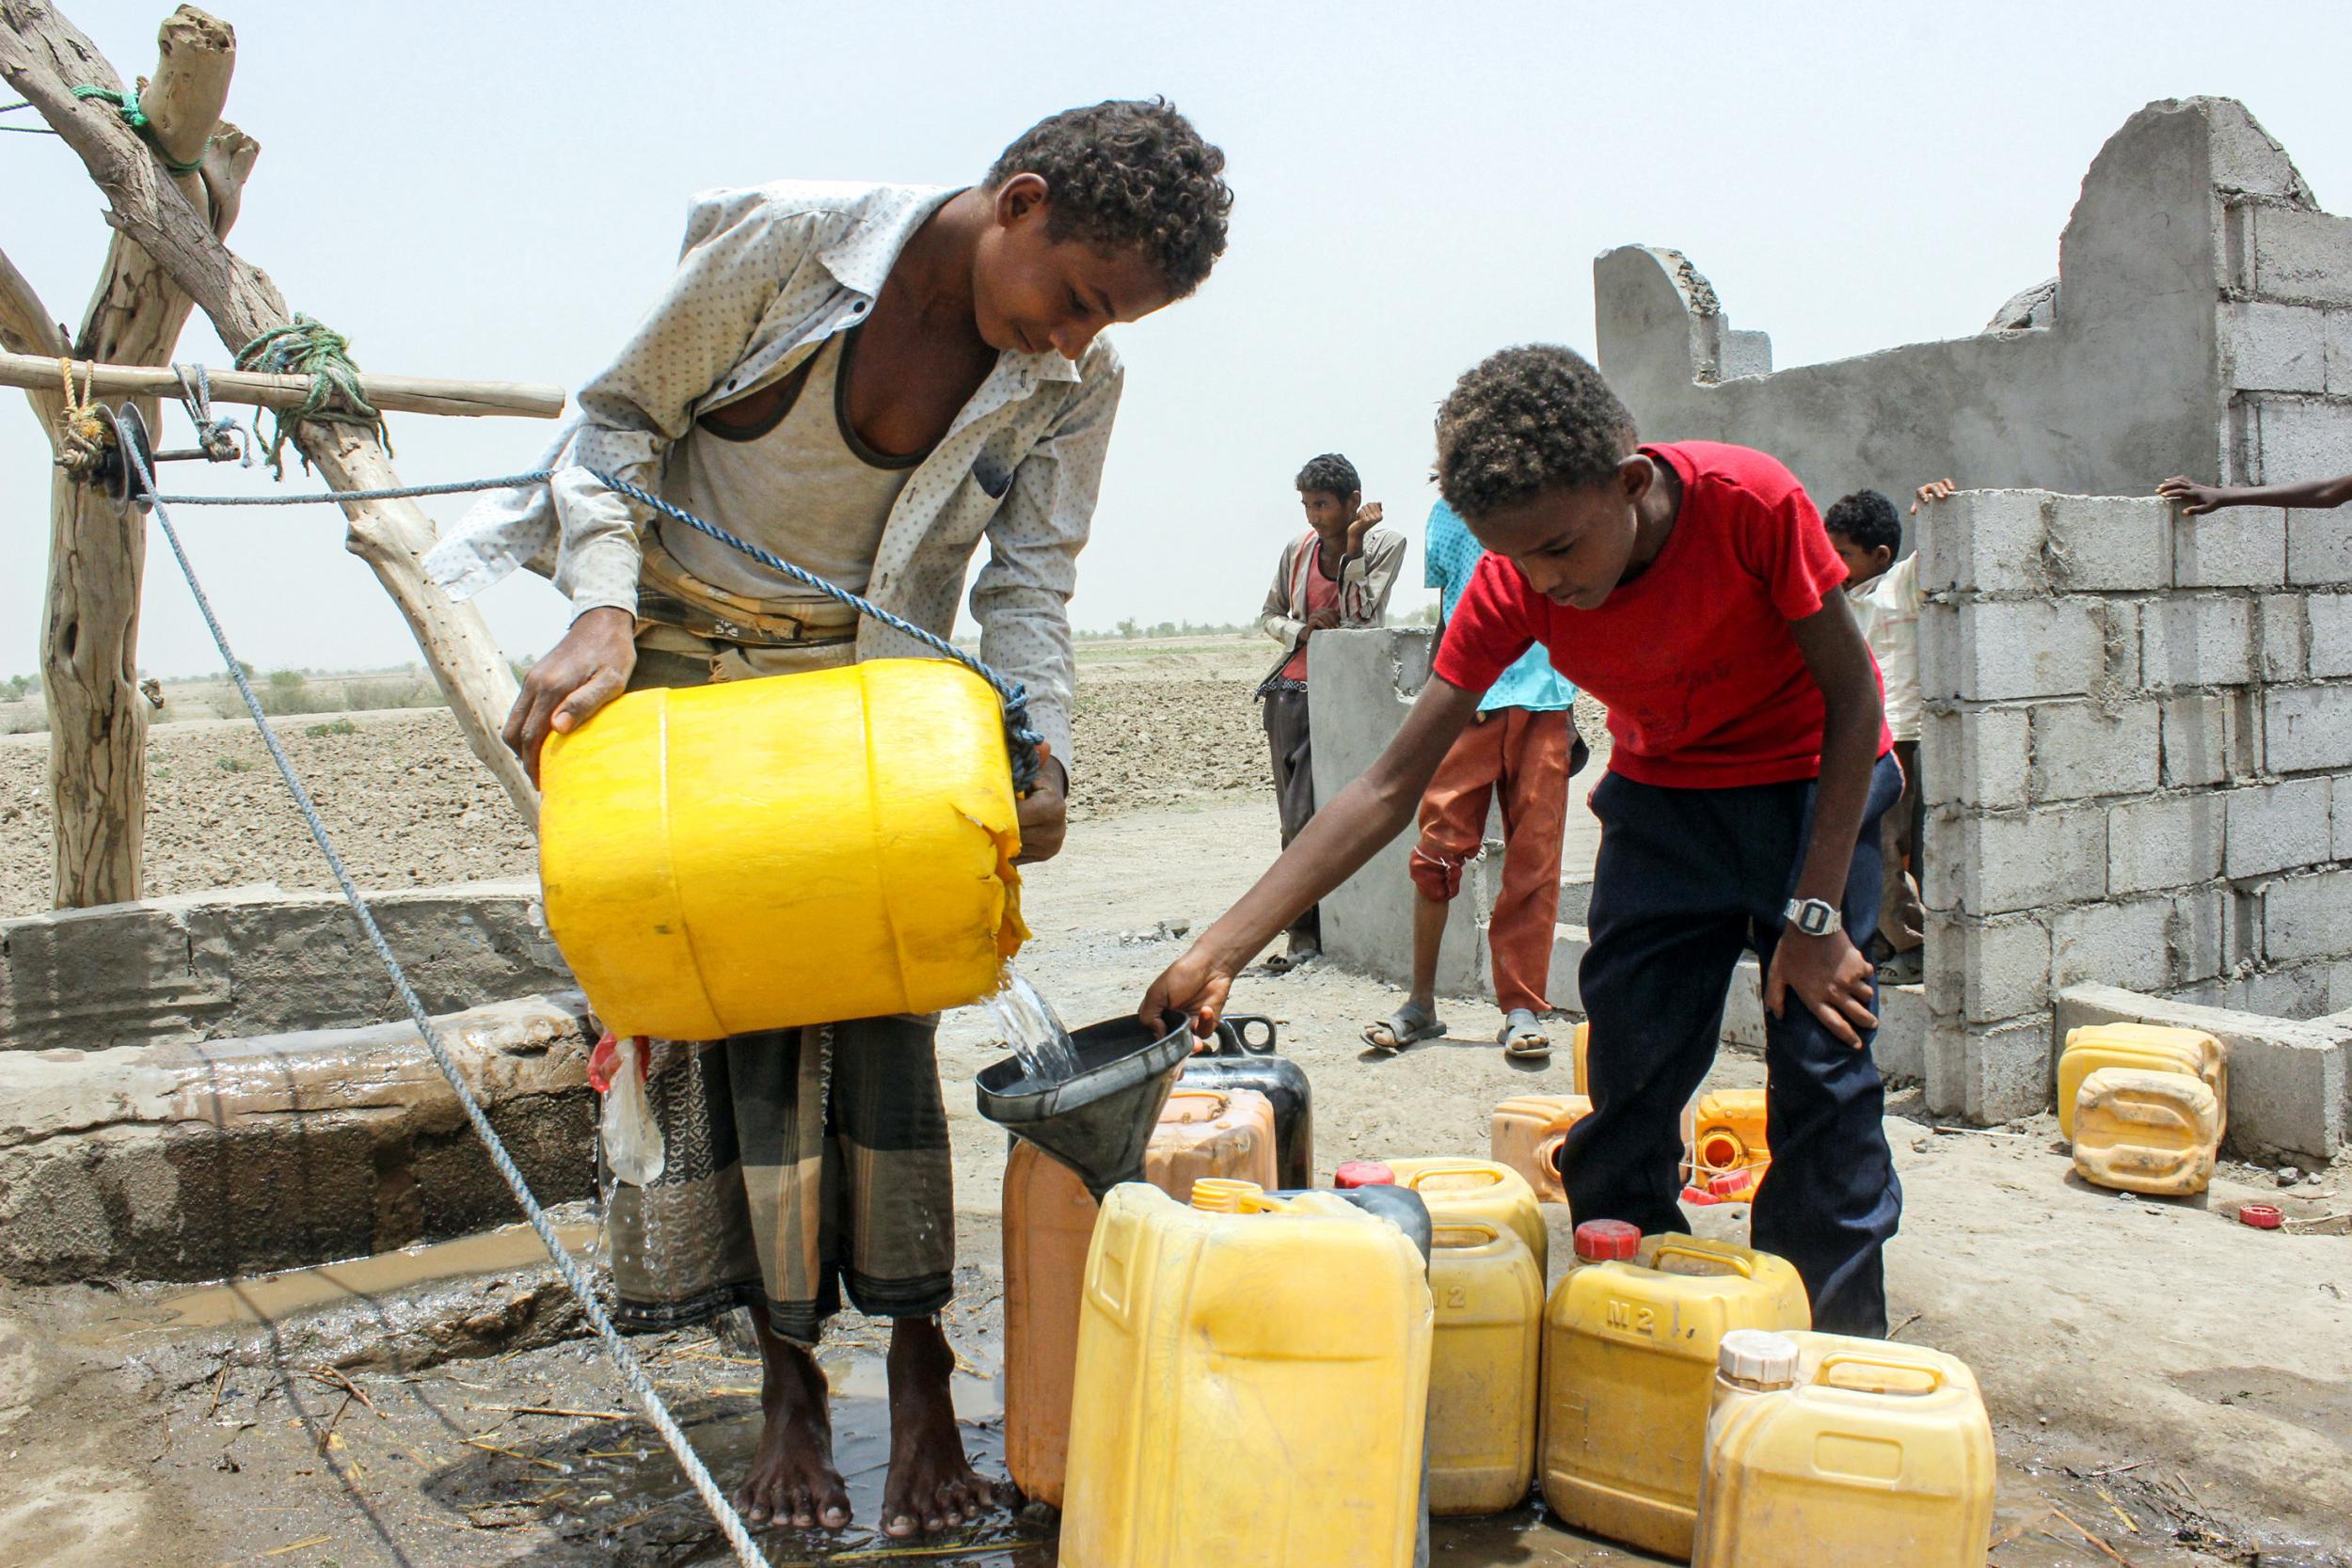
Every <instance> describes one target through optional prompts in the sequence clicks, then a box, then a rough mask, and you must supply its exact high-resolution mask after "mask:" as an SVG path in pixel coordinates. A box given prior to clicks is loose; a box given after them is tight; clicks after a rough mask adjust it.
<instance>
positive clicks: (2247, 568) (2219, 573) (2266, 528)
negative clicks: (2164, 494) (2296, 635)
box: [2159, 503, 2287, 588]
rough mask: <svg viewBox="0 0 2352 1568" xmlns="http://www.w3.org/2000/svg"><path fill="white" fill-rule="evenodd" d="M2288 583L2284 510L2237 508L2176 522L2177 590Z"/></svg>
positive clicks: (2174, 576)
mask: <svg viewBox="0 0 2352 1568" xmlns="http://www.w3.org/2000/svg"><path fill="white" fill-rule="evenodd" d="M2159 504H2161V503H2159ZM2286 579H2287V515H2286V513H2285V511H2284V510H2283V509H2282V508H2280V507H2275V506H2233V507H2228V508H2225V509H2224V510H2222V511H2219V512H2208V513H2206V514H2205V515H2203V516H2201V517H2181V516H2175V517H2174V518H2173V519H2172V585H2173V586H2174V587H2176V588H2274V587H2276V586H2278V585H2279V584H2280V583H2282V582H2284V581H2286Z"/></svg>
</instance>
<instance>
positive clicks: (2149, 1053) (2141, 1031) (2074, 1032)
mask: <svg viewBox="0 0 2352 1568" xmlns="http://www.w3.org/2000/svg"><path fill="white" fill-rule="evenodd" d="M2105 1067H2120V1068H2132V1069H2137V1070H2138V1071H2142V1072H2185V1073H2187V1074H2189V1075H2190V1076H2192V1077H2195V1078H2201V1079H2203V1080H2204V1081H2205V1085H2206V1086H2207V1087H2208V1088H2210V1089H2212V1090H2213V1097H2214V1099H2215V1101H2217V1102H2218V1104H2219V1105H2220V1107H2221V1114H2222V1122H2223V1125H2224V1127H2225V1128H2226V1126H2227V1124H2228V1120H2229V1110H2230V1061H2229V1053H2228V1051H2227V1050H2226V1049H2225V1048H2224V1047H2223V1045H2222V1043H2221V1042H2220V1041H2219V1040H2217V1039H2216V1038H2215V1037H2213V1036H2211V1035H2208V1034H2206V1033H2205V1032H2204V1031H2203V1030H2201V1029H2169V1028H2165V1027H2163V1026H2161V1025H2158V1024H2153V1023H2088V1024H2085V1025H2083V1026H2082V1027H2081V1028H2079V1029H2069V1030H2068V1031H2067V1032H2066V1049H2065V1050H2063V1051H2061V1052H2059V1053H2058V1131H2059V1132H2062V1133H2064V1134H2065V1135H2066V1136H2068V1137H2070V1138H2071V1137H2073V1136H2074V1105H2075V1101H2076V1098H2077V1096H2079V1095H2080V1093H2081V1092H2082V1086H2083V1080H2084V1079H2085V1078H2088V1077H2090V1075H2091V1074H2092V1073H2094V1072H2096V1071H2098V1070H2099V1069H2101V1068H2105Z"/></svg>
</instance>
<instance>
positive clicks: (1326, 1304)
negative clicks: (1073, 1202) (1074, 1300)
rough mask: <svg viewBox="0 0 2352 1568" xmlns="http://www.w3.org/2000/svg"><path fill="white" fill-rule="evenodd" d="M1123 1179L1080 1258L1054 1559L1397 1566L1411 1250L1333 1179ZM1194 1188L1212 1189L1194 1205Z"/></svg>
mask: <svg viewBox="0 0 2352 1568" xmlns="http://www.w3.org/2000/svg"><path fill="white" fill-rule="evenodd" d="M1249 1185H1250V1184H1248V1183H1238V1184H1237V1183H1232V1182H1229V1181H1223V1180H1217V1179H1214V1178H1212V1179H1208V1180H1200V1181H1198V1182H1196V1183H1195V1184H1194V1187H1193V1201H1194V1204H1195V1205H1196V1207H1192V1208H1187V1207H1185V1206H1184V1205H1182V1204H1179V1203H1177V1202H1176V1201H1174V1200H1173V1199H1172V1198H1170V1197H1168V1195H1167V1194H1165V1193H1163V1192H1161V1191H1160V1190H1159V1189H1157V1188H1156V1187H1150V1186H1146V1185H1144V1184H1142V1183H1141V1182H1131V1183H1129V1184H1127V1185H1125V1186H1121V1187H1115V1188H1113V1189H1112V1190H1111V1194H1110V1196H1109V1197H1108V1198H1106V1199H1104V1203H1103V1215H1102V1218H1101V1220H1100V1221H1099V1222H1097V1224H1096V1225H1095V1227H1094V1244H1093V1246H1092V1247H1091V1248H1090V1249H1089V1252H1088V1254H1087V1272H1086V1299H1085V1305H1084V1307H1083V1308H1082V1316H1081V1320H1080V1324H1079V1329H1078V1386H1077V1402H1076V1404H1075V1407H1074V1408H1073V1411H1072V1414H1071V1425H1070V1455H1071V1463H1070V1480H1069V1491H1068V1499H1067V1502H1066V1503H1065V1505H1064V1508H1063V1511H1062V1524H1061V1564H1062V1568H1200V1564H1203V1563H1237V1564H1238V1563H1248V1564H1251V1565H1253V1568H1260V1565H1263V1568H1406V1565H1407V1564H1409V1563H1411V1561H1412V1560H1413V1549H1414V1544H1415V1540H1416V1537H1417V1535H1418V1534H1419V1530H1420V1524H1421V1496H1422V1492H1421V1485H1422V1436H1423V1425H1422V1423H1423V1420H1424V1418H1425V1415H1426V1411H1427V1406H1428V1399H1429V1358H1430V1337H1431V1328H1430V1320H1431V1310H1430V1301H1429V1285H1428V1277H1427V1272H1426V1268H1425V1265H1424V1264H1423V1261H1422V1255H1421V1250H1420V1248H1418V1247H1417V1246H1415V1245H1414V1244H1413V1243H1412V1242H1410V1241H1409V1240H1407V1239H1406V1237H1405V1235H1404V1234H1403V1233H1402V1232H1401V1231H1399V1230H1398V1229H1397V1228H1396V1227H1394V1226H1392V1225H1390V1224H1389V1223H1388V1222H1386V1221H1385V1220H1380V1219H1375V1217H1373V1216H1372V1215H1370V1214H1367V1213H1365V1212H1363V1211H1362V1210H1360V1209H1358V1208H1357V1207H1356V1206H1355V1205H1353V1204H1351V1203H1349V1202H1348V1201H1347V1200H1346V1199H1345V1198H1343V1197H1341V1196H1339V1195H1337V1194H1336V1193H1310V1194H1306V1195H1303V1196H1298V1197H1295V1198H1290V1199H1269V1198H1266V1197H1264V1196H1263V1195H1259V1194H1257V1193H1255V1191H1254V1189H1252V1190H1249V1191H1241V1190H1236V1189H1237V1188H1248V1187H1249ZM1204 1199H1208V1200H1212V1201H1215V1200H1225V1201H1230V1202H1231V1204H1232V1209H1233V1211H1234V1212H1222V1213H1213V1212H1207V1211H1205V1210H1203V1209H1201V1208H1200V1207H1197V1205H1199V1204H1200V1203H1201V1202H1202V1201H1203V1200H1204Z"/></svg>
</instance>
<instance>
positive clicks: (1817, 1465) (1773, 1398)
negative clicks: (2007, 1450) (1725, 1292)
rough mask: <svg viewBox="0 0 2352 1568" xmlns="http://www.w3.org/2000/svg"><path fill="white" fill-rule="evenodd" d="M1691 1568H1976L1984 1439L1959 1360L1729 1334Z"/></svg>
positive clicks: (1986, 1536)
mask: <svg viewBox="0 0 2352 1568" xmlns="http://www.w3.org/2000/svg"><path fill="white" fill-rule="evenodd" d="M1718 1366H1719V1370H1718V1371H1717V1374H1716V1379H1715V1391H1714V1406H1713V1409H1712V1411H1711V1413H1710V1414H1709V1416H1708V1422H1707V1472H1706V1481H1705V1482H1704V1483H1703V1484H1702V1485H1701V1487H1700V1489H1699V1517H1698V1529H1697V1541H1696V1549H1695V1551H1694V1552H1693V1554H1692V1559H1691V1561H1692V1568H1821V1565H1822V1564H1824V1563H1849V1562H1851V1563H1887V1564H1895V1563H1899V1564H1901V1565H1902V1568H1979V1565H1980V1564H1981V1563H1983V1561H1984V1560H1985V1551H1986V1548H1987V1546H1988V1544H1990V1541H1991V1538H1992V1534H1993V1486H1994V1472H1993V1427H1992V1423H1991V1422H1990V1421H1988V1420H1987V1419H1986V1418H1985V1411H1984V1400H1983V1397H1982V1396H1981V1395H1980V1394H1979V1392H1978V1389H1977V1380H1976V1376H1975V1374H1974V1373H1972V1372H1971V1371H1970V1370H1968V1367H1967V1365H1966V1363H1964V1362H1963V1361H1960V1360H1959V1359H1957V1358H1956V1357H1953V1356H1949V1355H1946V1354H1943V1353H1942V1352H1941V1351H1933V1350H1928V1349H1925V1348H1923V1347H1921V1346H1917V1345H1903V1344H1895V1343H1891V1342H1889V1341H1886V1340H1882V1339H1850V1338H1843V1337H1842V1336H1839V1335H1835V1334H1786V1335H1783V1334H1763V1333H1756V1332H1754V1331H1751V1330H1738V1331H1735V1332H1733V1333H1730V1334H1726V1335H1724V1342H1723V1347H1722V1350H1721V1353H1720V1361H1719V1364H1718Z"/></svg>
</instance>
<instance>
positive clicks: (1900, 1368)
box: [1813, 1350, 1949, 1399]
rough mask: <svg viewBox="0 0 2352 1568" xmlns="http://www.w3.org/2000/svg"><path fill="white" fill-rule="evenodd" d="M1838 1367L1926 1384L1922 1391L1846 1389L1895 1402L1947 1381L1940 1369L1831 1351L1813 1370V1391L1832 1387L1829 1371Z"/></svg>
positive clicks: (1858, 1352)
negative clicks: (1867, 1369) (1869, 1370)
mask: <svg viewBox="0 0 2352 1568" xmlns="http://www.w3.org/2000/svg"><path fill="white" fill-rule="evenodd" d="M1838 1367H1871V1368H1875V1369H1877V1370H1880V1371H1882V1372H1893V1373H1895V1374H1896V1375H1897V1376H1898V1377H1899V1378H1900V1379H1901V1380H1902V1381H1903V1382H1905V1383H1913V1384H1915V1383H1917V1382H1919V1381H1922V1380H1924V1381H1925V1382H1926V1384H1927V1386H1926V1387H1924V1388H1920V1387H1894V1388H1869V1389H1863V1388H1856V1389H1850V1390H1848V1391H1849V1392H1851V1393H1874V1394H1886V1395H1893V1396H1894V1397H1896V1398H1898V1399H1917V1398H1919V1397H1920V1396H1921V1395H1924V1394H1932V1393H1934V1392H1936V1390H1938V1389H1940V1388H1942V1387H1943V1386H1945V1384H1946V1383H1947V1382H1948V1381H1949V1380H1948V1379H1947V1378H1946V1377H1945V1375H1944V1369H1943V1368H1941V1367H1937V1366H1933V1365H1931V1364H1927V1363H1922V1362H1917V1361H1898V1360H1896V1359H1895V1358H1894V1357H1892V1356H1886V1355H1872V1354H1869V1353H1868V1352H1867V1351H1853V1350H1841V1351H1832V1352H1831V1353H1830V1354H1827V1355H1824V1356H1823V1357H1821V1361H1820V1366H1818V1367H1815V1368H1814V1369H1813V1386H1815V1387H1817V1388H1819V1387H1821V1386H1835V1385H1831V1384H1830V1372H1831V1370H1833V1369H1835V1368H1838Z"/></svg>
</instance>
